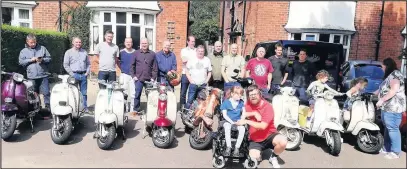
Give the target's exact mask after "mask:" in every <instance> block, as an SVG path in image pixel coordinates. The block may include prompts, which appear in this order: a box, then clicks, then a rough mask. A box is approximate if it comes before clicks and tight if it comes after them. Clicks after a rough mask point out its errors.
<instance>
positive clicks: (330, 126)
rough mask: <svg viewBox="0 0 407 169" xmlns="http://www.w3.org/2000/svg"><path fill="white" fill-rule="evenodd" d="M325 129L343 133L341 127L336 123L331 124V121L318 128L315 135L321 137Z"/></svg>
mask: <svg viewBox="0 0 407 169" xmlns="http://www.w3.org/2000/svg"><path fill="white" fill-rule="evenodd" d="M326 129H329V130H336V131H340V132H343V127H342V126H341V125H339V124H338V123H334V122H331V121H324V122H322V123H321V125H320V126H319V128H318V131H317V135H318V136H320V137H322V135H323V134H324V131H325V130H326Z"/></svg>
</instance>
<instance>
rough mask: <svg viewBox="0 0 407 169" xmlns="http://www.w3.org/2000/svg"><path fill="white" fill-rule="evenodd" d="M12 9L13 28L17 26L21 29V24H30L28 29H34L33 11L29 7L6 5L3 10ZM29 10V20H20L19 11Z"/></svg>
mask: <svg viewBox="0 0 407 169" xmlns="http://www.w3.org/2000/svg"><path fill="white" fill-rule="evenodd" d="M3 7H4V8H12V9H13V13H12V15H11V26H17V27H20V23H28V24H29V26H28V28H31V29H32V28H33V11H32V8H29V7H22V6H19V5H17V6H11V5H4V6H2V8H3ZM20 9H22V10H28V17H29V18H28V19H20V17H19V10H20Z"/></svg>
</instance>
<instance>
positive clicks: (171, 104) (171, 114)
mask: <svg viewBox="0 0 407 169" xmlns="http://www.w3.org/2000/svg"><path fill="white" fill-rule="evenodd" d="M167 118H168V119H169V120H171V121H172V123H173V124H174V125H175V122H176V121H177V97H176V96H175V93H174V92H171V91H167Z"/></svg>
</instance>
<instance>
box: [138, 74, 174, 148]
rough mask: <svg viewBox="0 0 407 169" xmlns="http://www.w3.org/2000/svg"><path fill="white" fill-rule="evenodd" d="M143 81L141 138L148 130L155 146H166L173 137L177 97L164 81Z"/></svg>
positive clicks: (169, 144)
mask: <svg viewBox="0 0 407 169" xmlns="http://www.w3.org/2000/svg"><path fill="white" fill-rule="evenodd" d="M145 83H146V84H147V87H146V95H147V109H146V111H142V112H140V113H141V117H140V118H141V120H142V121H143V122H144V130H143V135H144V137H143V138H145V136H146V135H147V134H146V131H148V134H149V135H152V140H153V143H154V145H155V146H156V147H158V148H168V147H169V146H171V145H172V143H173V141H174V138H175V124H176V120H177V98H176V97H175V93H174V92H173V91H172V90H169V89H168V87H167V86H166V85H165V84H164V83H159V82H148V81H147V82H145Z"/></svg>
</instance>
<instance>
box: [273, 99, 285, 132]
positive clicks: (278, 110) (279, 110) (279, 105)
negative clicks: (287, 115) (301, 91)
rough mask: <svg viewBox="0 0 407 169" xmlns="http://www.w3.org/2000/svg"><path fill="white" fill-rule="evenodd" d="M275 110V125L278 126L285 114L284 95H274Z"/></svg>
mask: <svg viewBox="0 0 407 169" xmlns="http://www.w3.org/2000/svg"><path fill="white" fill-rule="evenodd" d="M272 106H273V111H274V127H276V128H277V127H278V125H279V124H280V123H281V117H282V114H283V107H284V106H283V96H282V95H276V96H274V97H273V103H272Z"/></svg>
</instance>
